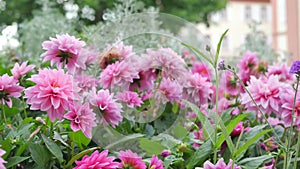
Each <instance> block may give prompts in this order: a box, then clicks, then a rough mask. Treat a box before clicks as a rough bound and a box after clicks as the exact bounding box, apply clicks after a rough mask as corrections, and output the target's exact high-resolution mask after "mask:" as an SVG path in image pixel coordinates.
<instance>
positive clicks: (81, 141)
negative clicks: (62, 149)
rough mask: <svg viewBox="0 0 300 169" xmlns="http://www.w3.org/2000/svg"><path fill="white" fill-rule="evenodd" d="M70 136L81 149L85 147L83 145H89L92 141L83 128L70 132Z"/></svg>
mask: <svg viewBox="0 0 300 169" xmlns="http://www.w3.org/2000/svg"><path fill="white" fill-rule="evenodd" d="M69 137H70V138H71V139H74V141H75V143H76V144H77V145H78V146H79V147H80V149H83V146H82V145H84V146H87V145H88V144H89V143H90V142H91V139H89V138H87V137H86V136H85V135H84V134H83V133H82V131H81V130H79V131H77V132H72V133H70V134H69Z"/></svg>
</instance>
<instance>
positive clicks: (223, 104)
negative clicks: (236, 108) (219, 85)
mask: <svg viewBox="0 0 300 169" xmlns="http://www.w3.org/2000/svg"><path fill="white" fill-rule="evenodd" d="M229 107H230V102H229V100H227V99H226V98H225V97H222V98H220V99H219V101H218V113H219V114H222V113H223V112H224V111H225V110H227V109H228V108H229ZM214 111H216V108H214Z"/></svg>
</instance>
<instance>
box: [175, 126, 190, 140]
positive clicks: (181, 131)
mask: <svg viewBox="0 0 300 169" xmlns="http://www.w3.org/2000/svg"><path fill="white" fill-rule="evenodd" d="M173 132H174V135H175V137H176V138H177V139H182V138H184V137H185V136H187V135H188V131H187V129H186V128H184V127H183V126H179V125H178V126H175V127H174V129H173Z"/></svg>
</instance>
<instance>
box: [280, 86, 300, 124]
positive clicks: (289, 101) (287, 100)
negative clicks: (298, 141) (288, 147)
mask: <svg viewBox="0 0 300 169" xmlns="http://www.w3.org/2000/svg"><path fill="white" fill-rule="evenodd" d="M294 95H295V91H294V90H293V88H292V87H290V90H286V91H285V92H284V94H282V95H281V102H282V106H281V108H282V114H281V118H282V120H283V122H284V125H285V126H286V127H289V126H291V123H292V111H293V105H294ZM299 98H300V94H299V95H298V96H297V101H296V105H295V112H294V113H295V118H294V125H295V126H297V127H298V130H300V100H299Z"/></svg>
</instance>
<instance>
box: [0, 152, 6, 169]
mask: <svg viewBox="0 0 300 169" xmlns="http://www.w3.org/2000/svg"><path fill="white" fill-rule="evenodd" d="M4 154H5V151H4V150H2V149H1V148H0V169H5V166H4V163H6V161H4V160H3V159H2V158H1V156H3V155H4Z"/></svg>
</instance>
